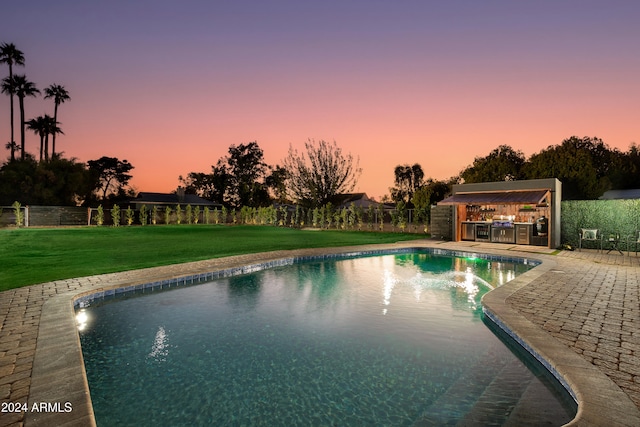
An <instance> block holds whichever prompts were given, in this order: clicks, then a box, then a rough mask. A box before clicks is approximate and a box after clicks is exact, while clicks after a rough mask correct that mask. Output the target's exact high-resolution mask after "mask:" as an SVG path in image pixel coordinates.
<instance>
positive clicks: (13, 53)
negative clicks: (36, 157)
mask: <svg viewBox="0 0 640 427" xmlns="http://www.w3.org/2000/svg"><path fill="white" fill-rule="evenodd" d="M0 64H7V65H8V66H9V78H8V82H9V85H8V86H7V87H6V89H5V86H4V84H3V85H2V92H3V93H6V94H8V95H9V102H10V106H11V140H10V141H9V143H8V144H7V146H8V148H10V150H11V161H12V162H13V161H14V160H15V159H16V158H15V150H16V148H17V144H16V140H15V138H14V137H13V131H14V119H13V95H14V94H15V90H14V89H13V66H14V65H23V66H24V54H23V53H22V51H20V50H18V48H16V46H15V45H14V44H13V43H2V44H1V45H0Z"/></svg>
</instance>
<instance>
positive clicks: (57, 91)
mask: <svg viewBox="0 0 640 427" xmlns="http://www.w3.org/2000/svg"><path fill="white" fill-rule="evenodd" d="M44 93H45V95H44V97H45V99H46V98H53V102H54V103H55V107H54V109H53V121H54V123H56V124H57V123H58V105H60V104H62V103H64V102H65V101H69V100H70V99H71V97H70V96H69V92H67V90H66V89H65V88H64V86H61V85H59V84H55V83H54V84H52V85H50V86H49V87H48V88H46V89H45V90H44ZM60 133H62V132H60ZM55 155H56V133H55V132H54V133H53V140H52V147H51V157H53V156H55Z"/></svg>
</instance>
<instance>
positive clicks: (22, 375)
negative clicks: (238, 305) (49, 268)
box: [0, 241, 640, 427]
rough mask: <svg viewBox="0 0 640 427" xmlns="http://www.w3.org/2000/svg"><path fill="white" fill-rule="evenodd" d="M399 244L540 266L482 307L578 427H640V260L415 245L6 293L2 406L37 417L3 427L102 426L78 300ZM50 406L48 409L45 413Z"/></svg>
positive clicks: (160, 270) (0, 419)
mask: <svg viewBox="0 0 640 427" xmlns="http://www.w3.org/2000/svg"><path fill="white" fill-rule="evenodd" d="M398 246H410V247H415V246H431V247H433V246H435V247H441V248H446V249H463V250H472V251H476V252H489V253H496V254H509V255H512V256H526V257H529V258H536V259H540V260H542V261H543V263H542V265H540V266H538V267H536V268H535V269H533V270H531V271H529V272H527V273H525V274H523V275H521V276H518V277H517V278H516V279H515V280H513V281H511V282H509V283H508V284H506V285H505V286H502V287H500V288H498V289H496V290H494V291H492V292H490V293H489V294H487V295H486V296H485V299H484V300H483V304H484V305H485V307H486V308H487V310H488V311H489V312H490V314H492V315H493V316H494V317H495V318H496V319H497V320H498V321H499V322H500V323H503V324H504V325H506V326H507V327H508V329H510V330H511V331H512V333H514V334H516V335H517V336H518V337H519V338H520V339H521V340H522V341H523V342H524V344H525V345H526V346H528V347H529V348H530V349H531V350H532V351H533V352H535V353H536V354H538V355H540V356H541V357H542V358H544V359H545V360H546V361H548V362H549V364H550V366H551V367H552V368H553V369H555V370H556V371H557V372H558V373H559V374H560V375H562V377H563V379H564V380H565V381H566V383H567V384H568V385H569V386H570V387H571V388H572V390H573V391H574V393H575V395H576V398H577V400H578V402H579V411H578V415H577V417H576V419H574V421H573V422H572V423H571V424H572V425H580V426H583V425H584V426H599V425H607V426H616V425H618V426H638V425H640V411H638V407H640V296H639V289H640V284H639V282H638V279H639V275H640V269H639V267H640V257H637V256H635V254H632V255H631V256H627V254H626V253H625V255H624V256H621V255H620V254H617V253H616V254H613V253H611V254H603V253H599V252H597V251H593V250H592V251H588V250H584V251H583V252H566V251H564V252H560V253H559V254H557V255H550V254H548V252H550V251H548V250H546V249H545V248H534V247H527V246H515V245H497V244H478V243H472V242H458V243H452V242H449V243H443V242H436V241H423V242H416V241H412V242H407V243H400V244H398V245H383V246H365V247H357V248H333V249H323V250H317V249H316V250H311V249H309V250H301V251H279V252H272V253H266V254H257V255H246V256H236V257H229V258H223V259H216V260H208V261H201V262H195V263H187V264H180V265H174V266H166V267H157V268H152V269H144V270H136V271H132V272H125V273H118V274H107V275H100V276H92V277H85V278H77V279H69V280H61V281H57V282H51V283H45V284H41V285H34V286H29V287H24V288H19V289H15V290H10V291H6V292H2V293H0V402H2V403H7V404H12V405H13V404H27V407H28V409H29V410H28V411H27V412H26V413H25V412H18V413H7V412H2V413H0V427H4V426H22V425H27V426H38V425H42V426H51V425H56V426H59V425H68V426H90V425H95V421H94V419H93V409H92V407H91V400H90V396H89V392H88V387H87V382H86V377H85V374H84V365H83V361H82V352H81V350H80V343H79V338H78V334H77V330H76V323H75V317H74V312H73V301H74V299H75V298H77V297H79V296H82V295H86V294H91V293H94V292H98V291H101V290H106V289H114V288H118V287H123V286H130V285H135V284H141V283H149V282H152V281H156V280H161V279H167V278H176V277H181V276H186V275H190V274H195V273H201V272H210V271H216V270H219V269H223V268H229V267H236V266H242V265H246V264H248V263H257V262H264V261H268V260H272V259H280V258H289V257H291V256H294V255H313V254H317V253H327V252H342V251H351V250H354V249H355V250H367V249H373V248H375V249H380V248H393V247H398ZM545 252H546V253H545ZM42 402H44V403H46V404H49V405H48V407H42V406H40V404H41V403H42ZM67 402H69V403H70V404H71V410H70V411H69V410H68V407H67V406H65V404H66V403H67ZM34 404H36V405H37V406H35V407H34V406H33V405H34ZM3 408H4V409H5V410H6V409H8V408H9V406H3ZM38 409H39V410H38Z"/></svg>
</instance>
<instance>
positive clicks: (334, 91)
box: [0, 0, 640, 199]
mask: <svg viewBox="0 0 640 427" xmlns="http://www.w3.org/2000/svg"><path fill="white" fill-rule="evenodd" d="M307 3H308V2H294V1H276V2H252V1H243V2H216V1H214V2H205V1H186V2H152V1H140V2H128V1H115V2H100V3H94V2H67V1H63V2H50V1H44V0H33V1H31V0H26V1H24V2H11V3H9V4H6V5H4V6H3V10H2V14H3V19H2V22H3V24H2V26H1V27H0V41H3V42H11V43H14V44H15V45H16V46H17V47H18V48H19V49H20V50H22V51H23V52H24V55H25V67H18V68H16V69H15V70H14V72H19V73H24V74H26V75H27V76H28V77H29V79H30V80H31V81H33V82H35V83H36V85H37V87H38V88H39V89H41V90H42V89H43V88H44V87H46V86H48V85H49V84H51V83H58V84H62V85H64V86H65V87H66V88H67V90H68V91H69V94H70V96H71V100H70V101H68V102H66V103H64V104H62V105H61V106H60V108H59V113H58V114H59V115H58V120H59V121H60V122H61V124H60V127H61V128H62V130H63V131H64V133H65V135H61V136H59V137H58V140H57V144H58V149H59V150H60V151H63V152H64V155H65V156H66V157H75V158H77V159H78V160H80V161H87V160H92V159H97V158H99V157H101V156H112V157H117V158H119V159H126V160H128V161H129V162H130V163H131V164H133V165H134V166H135V169H134V170H133V171H132V174H133V176H134V178H133V180H132V181H131V184H132V185H133V186H134V187H135V189H136V190H138V191H158V192H169V191H172V190H174V189H175V188H176V187H177V186H178V185H179V181H178V177H179V176H180V175H183V176H186V175H187V174H188V173H189V172H193V171H196V172H210V167H211V165H212V164H215V163H216V161H217V160H218V159H219V158H220V157H222V156H225V155H226V154H227V150H228V148H229V146H230V145H231V144H236V145H237V144H242V143H248V142H250V141H257V142H258V144H259V145H260V147H261V148H262V149H263V150H264V154H265V160H266V162H267V163H268V164H270V165H274V166H275V165H276V164H282V160H283V158H284V157H285V156H286V154H287V150H288V148H289V146H290V145H293V146H294V147H296V148H303V144H304V142H305V141H306V140H307V139H308V138H313V139H324V140H328V141H331V140H335V141H337V143H338V145H340V146H341V147H342V148H343V150H344V151H347V152H351V153H352V154H354V155H355V156H358V157H359V159H360V166H361V167H362V169H363V173H362V175H361V177H360V180H359V182H358V185H357V187H356V191H362V192H366V193H367V194H368V195H369V196H371V197H374V198H376V199H379V198H380V197H382V196H383V195H385V194H388V188H389V187H391V186H393V179H394V174H393V170H394V167H395V166H396V165H398V164H404V163H411V164H413V163H419V164H421V166H422V168H423V170H424V171H425V175H426V177H431V178H434V179H447V178H449V177H451V176H454V175H457V174H458V173H459V172H460V171H461V170H462V169H463V168H464V167H466V166H468V165H469V164H471V163H472V162H473V159H474V157H476V156H485V155H487V154H488V153H489V152H490V151H491V150H492V149H494V148H495V147H497V146H498V145H501V144H508V145H511V146H512V147H513V148H515V149H517V150H521V151H523V152H524V153H525V155H527V156H529V155H531V154H533V153H536V152H538V151H540V150H542V149H544V148H546V147H548V146H549V145H555V144H559V143H561V142H562V140H563V139H565V138H568V137H570V136H572V135H577V136H580V137H582V136H591V137H599V138H601V139H602V140H603V141H604V142H605V143H607V144H608V145H609V146H611V147H613V148H618V149H620V150H622V151H626V150H627V149H628V148H629V145H630V144H631V143H633V142H638V141H639V136H640V120H639V117H640V104H639V103H638V99H640V79H639V78H638V76H640V56H639V55H638V54H637V44H638V43H637V41H638V40H640V27H639V26H638V25H637V18H638V16H640V4H639V3H637V2H632V1H608V2H595V1H563V2H555V1H540V2H530V3H529V2H527V3H521V2H516V3H514V2H510V1H506V0H505V1H489V2H476V1H454V2H435V1H422V2H415V1H407V2H384V1H375V2H370V1H366V2H365V1H348V2H333V1H328V2H322V3H317V2H313V3H308V4H307ZM0 73H1V74H2V76H4V75H8V69H7V67H6V66H5V65H3V66H2V68H0ZM25 111H26V117H27V119H29V118H32V117H35V116H36V115H40V114H44V113H48V114H52V111H53V103H52V102H51V101H50V100H45V99H42V97H38V98H35V99H31V98H29V99H26V100H25ZM16 114H17V113H16ZM16 120H17V119H16ZM9 137H10V136H9V98H8V97H7V96H5V95H3V96H2V97H0V141H1V142H2V146H3V147H4V144H5V143H6V142H7V141H9ZM26 141H27V148H26V149H27V151H28V152H31V153H35V152H36V151H37V146H38V141H39V140H38V137H37V135H35V134H33V133H32V132H28V134H27V140H26ZM3 156H4V157H3V158H6V157H8V151H7V150H4V154H3Z"/></svg>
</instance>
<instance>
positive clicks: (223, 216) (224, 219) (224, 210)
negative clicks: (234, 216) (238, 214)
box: [220, 206, 228, 224]
mask: <svg viewBox="0 0 640 427" xmlns="http://www.w3.org/2000/svg"><path fill="white" fill-rule="evenodd" d="M227 216H228V211H227V207H226V206H223V207H222V211H221V212H220V221H222V223H223V224H226V223H227Z"/></svg>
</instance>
